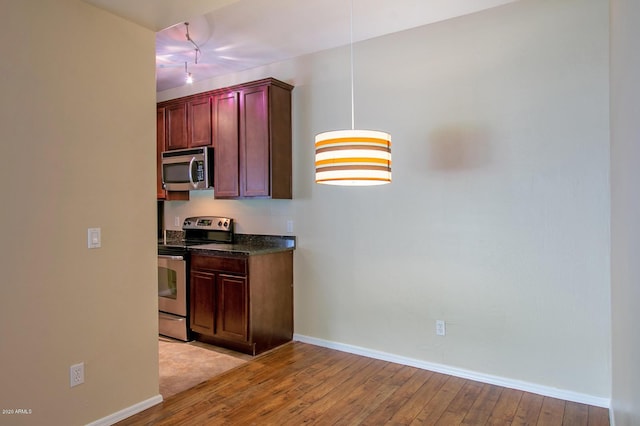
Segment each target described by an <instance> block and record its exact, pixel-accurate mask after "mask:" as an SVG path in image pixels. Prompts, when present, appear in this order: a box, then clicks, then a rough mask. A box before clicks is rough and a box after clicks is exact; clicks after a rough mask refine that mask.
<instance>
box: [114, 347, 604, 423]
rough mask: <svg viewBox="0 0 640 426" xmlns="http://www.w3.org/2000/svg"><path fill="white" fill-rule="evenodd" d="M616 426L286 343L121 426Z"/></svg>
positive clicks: (583, 410) (549, 403) (582, 412)
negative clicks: (388, 425)
mask: <svg viewBox="0 0 640 426" xmlns="http://www.w3.org/2000/svg"><path fill="white" fill-rule="evenodd" d="M203 424H207V425H208V424H211V425H218V424H220V425H222V424H225V425H300V424H318V425H334V424H337V425H384V424H395V425H409V424H412V425H445V426H452V425H586V426H601V425H609V418H608V410H606V409H604V408H599V407H592V406H588V405H584V404H578V403H573V402H567V401H562V400H558V399H554V398H548V397H543V396H540V395H536V394H531V393H527V392H522V391H517V390H513V389H506V388H501V387H498V386H493V385H488V384H483V383H479V382H474V381H471V380H465V379H460V378H457V377H452V376H447V375H443V374H438V373H434V372H430V371H426V370H421V369H418V368H414V367H408V366H403V365H399V364H394V363H390V362H385V361H379V360H375V359H371V358H365V357H362V356H358V355H353V354H348V353H344V352H339V351H335V350H331V349H326V348H322V347H318V346H313V345H309V344H305V343H299V342H294V343H289V344H287V345H284V346H281V347H280V348H277V349H275V350H272V351H270V352H268V353H266V354H263V355H261V356H258V357H256V358H254V359H253V360H251V361H249V362H247V363H245V364H243V365H241V366H239V367H236V368H234V369H233V370H231V371H228V372H226V373H224V374H222V375H221V376H218V377H216V378H213V379H211V380H209V381H207V382H205V383H202V384H200V385H198V386H196V387H195V388H192V389H189V390H187V391H185V392H182V393H179V394H177V395H175V396H173V397H171V398H168V399H167V400H166V401H164V402H163V403H161V404H159V405H157V406H155V407H152V408H150V409H148V410H146V411H143V412H142V413H139V414H137V415H135V416H132V417H130V418H129V419H126V420H124V421H122V422H120V423H118V425H203Z"/></svg>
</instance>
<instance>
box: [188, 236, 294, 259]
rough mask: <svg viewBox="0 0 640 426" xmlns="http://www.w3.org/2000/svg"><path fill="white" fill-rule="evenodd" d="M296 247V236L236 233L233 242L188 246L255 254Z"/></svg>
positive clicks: (195, 248) (199, 250) (226, 252)
mask: <svg viewBox="0 0 640 426" xmlns="http://www.w3.org/2000/svg"><path fill="white" fill-rule="evenodd" d="M295 248H296V238H295V237H291V236H278V235H248V234H236V235H235V240H234V242H233V244H225V243H213V244H202V245H196V246H190V247H189V250H191V251H195V252H208V253H212V254H213V253H219V254H220V253H221V254H237V255H249V256H251V255H256V254H268V253H278V252H281V251H292V250H295Z"/></svg>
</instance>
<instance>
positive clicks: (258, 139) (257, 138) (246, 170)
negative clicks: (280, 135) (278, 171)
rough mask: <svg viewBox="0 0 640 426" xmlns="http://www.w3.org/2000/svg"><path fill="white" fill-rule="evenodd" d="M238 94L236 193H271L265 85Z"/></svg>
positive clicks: (249, 195) (267, 88)
mask: <svg viewBox="0 0 640 426" xmlns="http://www.w3.org/2000/svg"><path fill="white" fill-rule="evenodd" d="M240 93H241V98H240V114H241V117H240V182H241V183H240V192H241V194H242V196H244V197H267V196H269V195H271V194H270V191H269V188H270V183H271V182H270V180H269V175H270V173H269V172H270V168H269V167H270V164H271V161H270V158H271V149H270V146H269V141H270V137H269V136H270V135H269V103H268V96H269V86H261V87H252V88H248V89H245V90H243V91H242V92H240Z"/></svg>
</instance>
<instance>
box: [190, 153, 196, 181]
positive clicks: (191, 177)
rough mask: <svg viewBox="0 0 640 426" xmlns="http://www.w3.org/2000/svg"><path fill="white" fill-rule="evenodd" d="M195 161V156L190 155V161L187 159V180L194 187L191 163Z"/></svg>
mask: <svg viewBox="0 0 640 426" xmlns="http://www.w3.org/2000/svg"><path fill="white" fill-rule="evenodd" d="M194 161H196V157H191V161H189V182H191V186H193V187H194V188H195V187H197V185H196V183H195V182H194V181H193V163H194Z"/></svg>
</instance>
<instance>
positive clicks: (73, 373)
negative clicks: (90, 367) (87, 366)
mask: <svg viewBox="0 0 640 426" xmlns="http://www.w3.org/2000/svg"><path fill="white" fill-rule="evenodd" d="M82 383H84V362H81V363H80V364H74V365H72V366H71V367H69V385H70V387H74V386H78V385H80V384H82Z"/></svg>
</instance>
